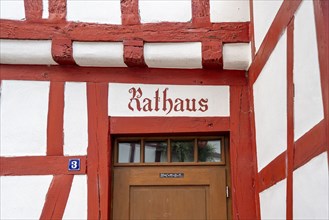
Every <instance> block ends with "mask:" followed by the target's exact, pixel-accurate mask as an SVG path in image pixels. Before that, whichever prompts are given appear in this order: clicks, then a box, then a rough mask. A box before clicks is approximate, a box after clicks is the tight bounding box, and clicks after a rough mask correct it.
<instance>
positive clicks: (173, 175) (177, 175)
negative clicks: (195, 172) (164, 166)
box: [160, 173, 184, 178]
mask: <svg viewBox="0 0 329 220" xmlns="http://www.w3.org/2000/svg"><path fill="white" fill-rule="evenodd" d="M160 178H184V173H160Z"/></svg>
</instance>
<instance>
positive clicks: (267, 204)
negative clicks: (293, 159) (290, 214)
mask: <svg viewBox="0 0 329 220" xmlns="http://www.w3.org/2000/svg"><path fill="white" fill-rule="evenodd" d="M286 185H287V181H286V179H284V180H282V181H280V182H278V183H277V184H275V185H274V186H272V187H270V188H268V189H266V190H265V191H263V192H261V193H260V194H259V201H260V213H261V219H286V188H287V187H286Z"/></svg>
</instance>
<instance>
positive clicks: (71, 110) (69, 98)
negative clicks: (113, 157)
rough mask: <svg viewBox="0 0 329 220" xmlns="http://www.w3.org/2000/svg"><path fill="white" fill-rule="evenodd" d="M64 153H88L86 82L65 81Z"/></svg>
mask: <svg viewBox="0 0 329 220" xmlns="http://www.w3.org/2000/svg"><path fill="white" fill-rule="evenodd" d="M64 102H65V104H64V155H86V154H87V146H88V113H87V88H86V83H73V82H72V83H71V82H66V83H65V97H64Z"/></svg>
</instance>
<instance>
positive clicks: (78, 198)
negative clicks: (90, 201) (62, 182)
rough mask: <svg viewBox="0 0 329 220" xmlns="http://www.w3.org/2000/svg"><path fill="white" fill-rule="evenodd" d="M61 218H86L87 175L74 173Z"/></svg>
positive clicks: (73, 219)
mask: <svg viewBox="0 0 329 220" xmlns="http://www.w3.org/2000/svg"><path fill="white" fill-rule="evenodd" d="M63 219H72V220H75V219H87V176H86V175H75V176H74V179H73V183H72V188H71V192H70V195H69V199H68V201H67V204H66V207H65V211H64V215H63Z"/></svg>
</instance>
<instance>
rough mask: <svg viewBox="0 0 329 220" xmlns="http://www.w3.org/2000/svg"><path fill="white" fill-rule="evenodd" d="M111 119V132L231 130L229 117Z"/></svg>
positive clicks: (155, 132)
mask: <svg viewBox="0 0 329 220" xmlns="http://www.w3.org/2000/svg"><path fill="white" fill-rule="evenodd" d="M109 121H110V133H111V134H144V133H145V134H169V133H173V132H175V133H191V132H196V131H197V132H198V133H199V132H207V133H209V132H217V133H218V132H225V131H229V130H230V118H229V117H143V118H139V117H110V120H109ZM127 124H129V126H127ZM159 125H161V126H159Z"/></svg>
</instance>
